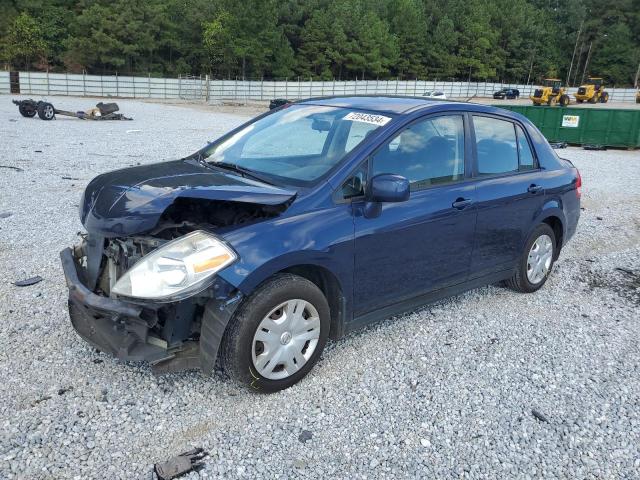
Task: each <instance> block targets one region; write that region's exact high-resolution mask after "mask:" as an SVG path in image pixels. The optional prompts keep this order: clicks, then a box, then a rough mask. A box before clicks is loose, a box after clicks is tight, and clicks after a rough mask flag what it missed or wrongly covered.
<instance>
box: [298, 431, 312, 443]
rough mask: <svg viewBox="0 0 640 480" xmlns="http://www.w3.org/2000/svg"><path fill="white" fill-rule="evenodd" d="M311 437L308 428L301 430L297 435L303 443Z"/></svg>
mask: <svg viewBox="0 0 640 480" xmlns="http://www.w3.org/2000/svg"><path fill="white" fill-rule="evenodd" d="M312 438H313V433H311V432H310V431H309V430H302V432H301V433H300V435H298V440H299V441H300V442H302V443H305V442H307V441H309V440H311V439H312Z"/></svg>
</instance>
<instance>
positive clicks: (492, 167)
mask: <svg viewBox="0 0 640 480" xmlns="http://www.w3.org/2000/svg"><path fill="white" fill-rule="evenodd" d="M473 126H474V129H475V132H476V151H477V157H478V174H479V175H496V174H501V173H508V172H517V171H518V147H517V146H516V131H515V129H514V125H513V123H511V122H508V121H505V120H498V119H497V118H490V117H478V116H474V117H473Z"/></svg>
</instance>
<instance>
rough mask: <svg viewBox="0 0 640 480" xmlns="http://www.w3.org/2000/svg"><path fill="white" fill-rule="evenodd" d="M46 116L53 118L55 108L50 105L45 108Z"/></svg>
mask: <svg viewBox="0 0 640 480" xmlns="http://www.w3.org/2000/svg"><path fill="white" fill-rule="evenodd" d="M44 116H45V117H47V118H51V117H53V107H52V106H50V105H48V106H46V107H44Z"/></svg>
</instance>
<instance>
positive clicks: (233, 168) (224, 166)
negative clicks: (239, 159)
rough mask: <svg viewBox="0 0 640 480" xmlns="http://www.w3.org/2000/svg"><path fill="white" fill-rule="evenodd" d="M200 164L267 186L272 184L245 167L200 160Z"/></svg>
mask: <svg viewBox="0 0 640 480" xmlns="http://www.w3.org/2000/svg"><path fill="white" fill-rule="evenodd" d="M200 161H201V162H204V163H206V164H207V165H209V166H210V167H214V168H215V167H218V168H221V169H223V170H230V171H232V172H236V173H239V174H240V175H241V176H243V177H245V178H247V177H249V178H253V179H254V180H258V181H260V182H263V183H268V184H269V185H273V183H272V182H270V181H269V180H266V179H265V178H264V177H263V176H262V175H259V174H257V173H256V172H254V171H253V170H251V169H249V168H245V167H241V166H240V165H236V164H235V163H225V162H205V161H204V160H200Z"/></svg>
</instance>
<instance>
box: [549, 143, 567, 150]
mask: <svg viewBox="0 0 640 480" xmlns="http://www.w3.org/2000/svg"><path fill="white" fill-rule="evenodd" d="M549 145H551V148H555V149H556V150H557V149H561V148H567V142H553V143H550V144H549Z"/></svg>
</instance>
